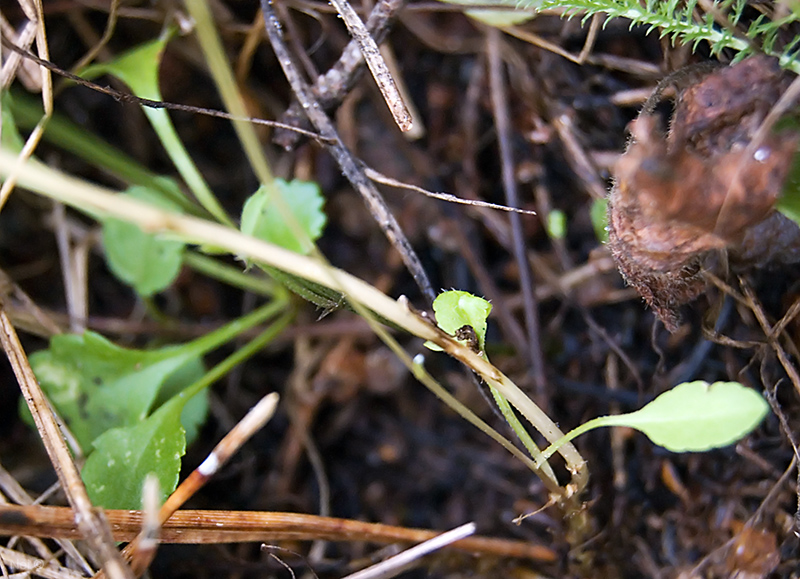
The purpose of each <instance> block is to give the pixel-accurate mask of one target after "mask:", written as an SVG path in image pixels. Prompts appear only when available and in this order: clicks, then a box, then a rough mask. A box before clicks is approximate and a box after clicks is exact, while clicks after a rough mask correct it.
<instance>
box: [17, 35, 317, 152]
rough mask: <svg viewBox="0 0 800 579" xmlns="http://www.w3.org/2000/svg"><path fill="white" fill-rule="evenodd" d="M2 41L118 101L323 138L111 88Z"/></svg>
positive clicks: (291, 126) (283, 125)
mask: <svg viewBox="0 0 800 579" xmlns="http://www.w3.org/2000/svg"><path fill="white" fill-rule="evenodd" d="M2 41H3V46H5V47H6V48H9V49H10V50H11V51H12V52H15V53H17V54H20V55H22V56H24V57H25V58H27V59H29V60H32V61H33V62H35V63H36V64H38V65H39V66H42V67H44V68H46V69H47V70H49V71H51V72H54V73H56V74H57V75H59V76H63V77H64V78H67V79H69V80H71V81H73V82H75V83H76V84H79V85H81V86H85V87H86V88H90V89H92V90H94V91H97V92H99V93H102V94H105V95H108V96H110V97H111V98H113V99H114V100H116V101H120V102H124V103H130V104H135V105H139V106H142V107H149V108H151V109H167V110H169V111H181V112H185V113H196V114H198V115H206V116H208V117H214V118H217V119H225V120H228V121H246V122H248V123H253V124H254V125H264V126H267V127H274V128H276V129H283V130H286V131H293V132H296V133H299V134H301V135H303V136H305V137H308V138H309V139H314V140H315V141H318V140H320V139H321V137H320V136H319V135H318V134H317V133H314V132H311V131H306V130H305V129H299V128H297V127H295V126H293V125H287V124H285V123H279V122H277V121H268V120H266V119H260V118H258V117H240V116H238V115H232V114H230V113H226V112H224V111H218V110H214V109H207V108H204V107H193V106H191V105H183V104H179V103H170V102H167V101H154V100H151V99H144V98H140V97H137V96H135V95H132V94H129V93H124V92H120V91H118V90H116V89H113V88H111V87H110V86H103V85H100V84H97V83H95V82H92V81H90V80H86V79H84V78H81V77H79V76H77V75H75V74H73V73H71V72H68V71H66V70H64V69H62V68H59V67H58V66H56V65H55V64H53V63H52V62H50V61H49V60H45V59H42V58H39V57H38V56H36V55H35V54H33V53H32V52H30V51H27V50H24V49H22V48H20V47H19V46H17V45H16V44H13V43H11V42H10V41H8V39H6V38H3V39H2Z"/></svg>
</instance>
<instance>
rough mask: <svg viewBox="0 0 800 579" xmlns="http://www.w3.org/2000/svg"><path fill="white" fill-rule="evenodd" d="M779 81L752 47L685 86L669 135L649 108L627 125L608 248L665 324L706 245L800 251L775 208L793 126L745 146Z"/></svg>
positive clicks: (761, 254)
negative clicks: (733, 62)
mask: <svg viewBox="0 0 800 579" xmlns="http://www.w3.org/2000/svg"><path fill="white" fill-rule="evenodd" d="M785 86H786V79H785V76H784V74H783V73H782V72H781V71H780V69H778V67H777V65H774V64H773V63H772V61H770V60H769V59H767V58H766V57H753V58H750V59H748V60H745V61H743V62H741V63H739V64H736V65H734V66H730V67H725V68H722V69H719V70H717V71H715V72H712V73H711V74H709V75H707V76H706V77H705V78H703V79H702V80H700V81H699V82H697V83H695V84H693V85H691V86H689V87H685V88H683V89H682V90H681V91H680V92H679V94H678V98H677V104H676V107H675V112H674V114H673V117H672V122H671V130H670V132H669V134H668V135H666V136H664V135H663V134H661V133H660V131H659V129H658V127H657V126H656V125H657V120H656V117H654V116H650V115H642V116H640V117H639V118H638V119H636V120H635V121H634V122H633V123H632V125H631V134H632V137H633V138H632V141H631V144H630V145H629V147H628V150H627V151H626V153H625V154H624V155H623V156H622V157H621V158H620V160H619V161H618V163H617V165H616V167H615V171H614V173H615V175H614V176H615V184H614V187H613V189H612V191H611V193H610V195H609V214H608V217H609V248H610V250H611V253H612V255H613V256H614V258H615V260H616V261H617V264H618V266H619V269H620V272H621V273H622V275H623V277H624V278H625V280H626V281H627V282H628V283H629V284H630V285H632V286H633V287H634V288H636V290H637V291H638V292H639V293H640V294H641V295H642V297H643V298H644V299H645V301H646V302H647V303H648V305H650V306H651V307H652V308H653V310H654V311H655V313H656V315H658V317H659V318H660V319H661V320H662V321H663V322H664V325H665V326H666V327H667V329H669V330H670V331H674V330H675V329H676V328H677V324H678V308H679V307H680V306H681V305H683V304H685V303H687V302H689V301H691V300H693V299H694V298H696V297H697V296H698V295H700V294H701V293H702V292H703V291H704V290H705V288H706V282H705V281H704V279H703V277H702V270H703V268H704V267H706V266H707V263H708V261H709V260H708V257H709V256H710V255H711V254H712V253H714V252H719V251H722V250H725V251H728V253H729V256H730V258H731V260H732V262H733V263H738V264H741V265H754V266H763V265H766V264H767V263H768V262H770V261H775V260H777V261H780V262H783V263H787V262H793V261H800V228H798V227H797V226H796V225H795V224H794V223H793V222H791V221H789V220H788V219H786V218H785V217H783V216H782V215H780V214H778V213H777V212H775V210H774V206H775V203H776V202H777V200H778V198H779V196H780V194H781V191H782V189H783V184H784V182H785V180H786V177H787V174H788V171H789V168H790V166H791V162H792V158H793V156H794V152H795V150H796V148H797V143H798V135H797V133H795V132H793V131H783V132H780V133H774V134H771V135H769V136H768V137H767V138H766V139H765V140H764V142H763V143H762V144H761V145H760V146H758V147H757V149H756V150H755V152H754V154H753V155H752V156H751V155H750V154H749V152H748V151H747V145H748V144H749V142H750V139H751V138H752V136H753V135H754V134H755V132H756V131H757V130H758V128H759V126H760V124H761V122H762V121H763V119H764V117H765V116H766V115H767V113H768V112H769V110H770V108H771V107H772V105H774V104H775V102H776V101H777V100H778V98H779V97H780V95H781V92H782V90H784V89H785Z"/></svg>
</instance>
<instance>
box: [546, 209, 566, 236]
mask: <svg viewBox="0 0 800 579" xmlns="http://www.w3.org/2000/svg"><path fill="white" fill-rule="evenodd" d="M547 234H548V235H549V236H550V237H552V238H553V239H564V238H565V237H566V236H567V215H566V214H565V213H564V212H563V211H561V210H560V209H553V210H552V211H550V213H548V214H547Z"/></svg>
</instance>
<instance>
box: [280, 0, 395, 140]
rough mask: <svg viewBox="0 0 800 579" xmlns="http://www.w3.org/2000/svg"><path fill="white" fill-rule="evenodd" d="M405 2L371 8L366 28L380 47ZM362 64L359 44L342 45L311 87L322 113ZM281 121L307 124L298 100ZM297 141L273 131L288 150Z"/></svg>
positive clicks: (347, 88)
mask: <svg viewBox="0 0 800 579" xmlns="http://www.w3.org/2000/svg"><path fill="white" fill-rule="evenodd" d="M405 3H406V2H405V0H380V1H379V2H378V3H377V4H376V5H375V7H374V8H373V9H372V12H371V13H370V15H369V18H367V23H366V27H367V30H368V31H369V33H370V35H371V36H372V38H373V39H374V40H375V43H376V44H380V43H381V42H383V39H384V38H386V35H387V34H388V33H389V29H390V28H391V26H392V23H393V22H394V20H395V17H396V16H397V13H398V12H399V11H400V9H401V8H403V6H405ZM363 64H364V58H363V55H362V53H361V50H360V49H359V47H358V43H357V42H356V40H355V39H353V40H351V41H350V42H349V43H348V45H347V46H345V48H344V50H343V51H342V54H341V56H340V57H339V60H338V61H336V64H334V65H333V66H332V67H331V68H330V69H329V70H328V72H326V73H325V74H323V75H322V76H320V77H318V78H317V79H316V80H315V81H314V84H313V85H312V87H311V91H312V93H313V94H314V96H315V97H317V99H318V100H319V103H320V106H321V107H322V108H323V109H324V110H326V111H330V110H331V109H333V108H335V107H337V106H338V105H339V104H341V102H342V100H344V97H345V96H346V95H347V94H348V93H349V92H350V91H351V90H352V88H353V86H355V83H356V81H357V80H358V79H359V78H360V77H361V73H362V71H363V70H364V67H363V66H362V65H363ZM281 121H283V122H284V123H287V124H290V125H300V126H304V125H306V124H307V123H308V119H307V118H306V115H305V112H304V111H303V107H302V105H301V104H300V103H299V102H297V101H295V102H294V103H292V105H291V106H290V107H289V108H288V109H286V111H285V112H284V113H283V114H282V115H281ZM308 126H310V125H308ZM298 140H299V137H298V136H297V135H295V134H293V133H287V132H285V131H281V130H278V131H275V136H274V137H273V142H275V143H276V144H278V145H281V146H282V147H284V148H285V149H287V150H289V149H292V148H294V147H295V146H296V145H297V142H298Z"/></svg>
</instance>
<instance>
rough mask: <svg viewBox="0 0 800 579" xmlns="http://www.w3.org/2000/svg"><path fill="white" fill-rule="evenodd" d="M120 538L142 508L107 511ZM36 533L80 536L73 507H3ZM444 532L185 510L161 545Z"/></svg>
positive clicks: (17, 530)
mask: <svg viewBox="0 0 800 579" xmlns="http://www.w3.org/2000/svg"><path fill="white" fill-rule="evenodd" d="M105 514H106V517H107V518H108V520H109V522H110V523H111V526H112V528H113V532H114V540H115V541H131V540H133V539H134V538H135V537H136V536H137V535H138V534H139V532H140V530H141V528H142V521H143V516H142V512H141V511H128V510H108V511H105ZM20 534H25V535H30V536H34V537H60V538H64V539H80V538H81V535H80V532H78V530H77V529H76V528H75V521H74V520H73V516H72V511H71V510H70V509H69V508H67V507H49V506H47V507H43V506H18V505H9V506H0V535H20ZM438 534H439V532H438V531H430V530H425V529H409V528H406V527H396V526H392V525H383V524H380V523H365V522H363V521H354V520H349V519H337V518H333V517H320V516H317V515H304V514H300V513H277V512H261V511H212V510H209V511H196V510H179V511H177V512H176V513H175V514H174V515H172V517H170V519H169V520H168V521H167V522H166V523H164V525H163V526H162V527H161V538H160V541H161V543H180V544H198V545H199V544H203V545H211V544H223V543H241V542H250V541H252V542H255V541H281V540H295V541H298V540H299V541H311V540H314V539H326V540H329V541H364V542H369V543H395V542H403V543H419V542H421V541H427V540H428V539H431V538H433V537H435V536H436V535H438ZM452 548H454V549H457V550H460V551H466V552H468V553H481V554H484V555H494V556H498V557H514V558H518V559H529V560H532V561H541V562H553V561H556V560H557V559H558V554H557V553H556V551H555V550H554V549H551V548H550V547H547V546H544V545H537V544H535V543H533V542H531V541H514V540H508V539H494V538H488V537H470V538H467V539H464V540H463V541H459V542H458V543H455V544H454V545H453V547H452Z"/></svg>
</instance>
